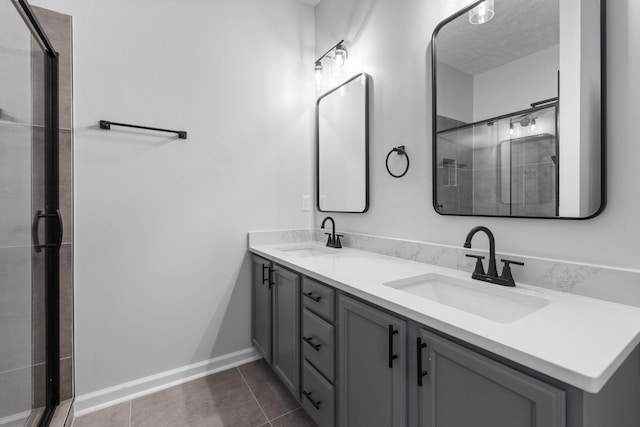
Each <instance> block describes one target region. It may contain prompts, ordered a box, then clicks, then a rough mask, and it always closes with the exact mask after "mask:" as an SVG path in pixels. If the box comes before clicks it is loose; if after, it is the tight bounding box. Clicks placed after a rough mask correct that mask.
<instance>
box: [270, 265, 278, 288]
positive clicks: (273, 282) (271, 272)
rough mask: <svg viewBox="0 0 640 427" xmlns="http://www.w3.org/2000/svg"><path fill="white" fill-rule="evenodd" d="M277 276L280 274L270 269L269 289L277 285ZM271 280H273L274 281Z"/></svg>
mask: <svg viewBox="0 0 640 427" xmlns="http://www.w3.org/2000/svg"><path fill="white" fill-rule="evenodd" d="M276 274H278V272H277V271H276V270H275V269H274V268H271V267H269V288H271V287H272V286H273V285H275V284H276ZM271 279H273V281H272V280H271Z"/></svg>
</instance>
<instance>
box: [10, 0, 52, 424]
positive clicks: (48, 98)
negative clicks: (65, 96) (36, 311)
mask: <svg viewBox="0 0 640 427" xmlns="http://www.w3.org/2000/svg"><path fill="white" fill-rule="evenodd" d="M13 3H14V5H15V6H16V8H17V9H18V12H19V13H20V15H21V16H22V18H23V19H24V21H25V24H26V25H27V27H29V29H30V31H31V34H32V36H33V37H34V38H35V39H36V41H37V42H38V43H39V44H40V46H41V47H42V50H43V53H44V55H45V76H44V78H45V84H44V92H45V94H44V95H45V96H44V102H45V111H44V113H45V121H44V123H45V131H44V134H45V161H44V163H45V164H44V168H45V174H44V175H45V188H44V190H45V200H44V202H45V208H44V216H42V218H43V219H44V221H45V226H44V229H45V236H46V239H47V241H46V242H44V244H41V245H37V243H36V242H37V241H38V239H37V236H35V235H34V236H32V238H33V241H34V247H35V249H36V250H39V249H44V252H45V332H46V335H45V342H46V344H45V347H46V350H45V352H46V373H45V375H46V390H45V410H44V413H43V414H42V417H41V418H40V421H39V426H41V427H42V426H48V425H49V422H50V421H51V418H52V417H53V414H54V412H55V409H56V407H57V405H58V403H60V246H61V243H62V234H63V230H62V219H61V217H60V212H59V204H60V200H59V198H60V194H59V164H58V163H59V161H58V146H59V141H58V138H59V104H58V102H59V100H58V98H59V95H58V87H59V61H58V52H56V50H55V49H54V47H53V44H52V43H51V41H50V40H49V38H48V37H47V34H46V33H45V31H44V29H43V27H42V25H41V24H40V22H39V21H38V18H37V17H36V15H35V13H34V12H33V9H31V6H30V5H29V3H28V2H27V1H26V0H13ZM34 225H35V227H34V230H33V233H37V232H38V230H37V222H36V223H35V224H34Z"/></svg>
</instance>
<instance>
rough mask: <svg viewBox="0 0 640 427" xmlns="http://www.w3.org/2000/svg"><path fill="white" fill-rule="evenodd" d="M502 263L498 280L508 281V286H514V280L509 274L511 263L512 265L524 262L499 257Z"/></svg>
mask: <svg viewBox="0 0 640 427" xmlns="http://www.w3.org/2000/svg"><path fill="white" fill-rule="evenodd" d="M500 261H502V262H503V263H504V267H502V274H501V275H500V280H504V281H505V282H507V283H508V286H515V285H516V282H515V280H513V275H512V274H511V264H514V265H524V262H520V261H512V260H510V259H501V260H500Z"/></svg>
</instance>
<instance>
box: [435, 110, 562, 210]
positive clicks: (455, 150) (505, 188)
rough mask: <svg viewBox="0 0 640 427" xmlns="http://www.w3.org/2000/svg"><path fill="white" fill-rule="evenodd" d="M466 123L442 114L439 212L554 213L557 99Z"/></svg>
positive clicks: (557, 175) (557, 142)
mask: <svg viewBox="0 0 640 427" xmlns="http://www.w3.org/2000/svg"><path fill="white" fill-rule="evenodd" d="M550 101H551V102H549V103H546V104H544V105H539V106H534V107H532V108H530V109H527V110H523V111H519V112H515V113H511V114H506V115H504V116H500V117H494V118H491V119H487V120H482V121H479V122H476V123H471V124H466V123H459V122H455V121H454V120H450V119H449V120H446V119H444V118H441V120H440V122H441V123H440V125H439V127H438V132H437V144H438V145H437V153H438V163H437V167H438V169H437V177H438V179H437V185H438V198H439V200H438V202H439V203H440V206H439V208H440V211H441V212H443V213H456V214H463V215H464V214H467V215H490V216H492V215H498V216H531V217H555V216H558V201H559V197H558V196H559V178H558V177H559V162H558V158H559V141H558V129H557V127H558V111H559V108H558V105H559V104H558V101H557V99H554V100H550Z"/></svg>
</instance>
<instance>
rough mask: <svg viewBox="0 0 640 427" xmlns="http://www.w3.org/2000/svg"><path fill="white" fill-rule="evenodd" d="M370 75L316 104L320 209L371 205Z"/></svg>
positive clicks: (347, 209)
mask: <svg viewBox="0 0 640 427" xmlns="http://www.w3.org/2000/svg"><path fill="white" fill-rule="evenodd" d="M370 79H371V78H370V77H369V75H367V74H365V73H362V74H358V75H356V76H354V77H352V78H351V79H349V80H347V81H346V82H345V83H343V84H341V85H340V86H338V87H336V88H335V89H332V90H331V91H329V92H327V93H325V94H324V95H322V96H321V97H320V98H318V101H317V103H316V133H317V134H316V174H317V175H316V196H317V199H316V205H317V207H318V210H319V211H320V212H351V213H361V212H365V211H366V210H367V209H368V208H369V86H370Z"/></svg>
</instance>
